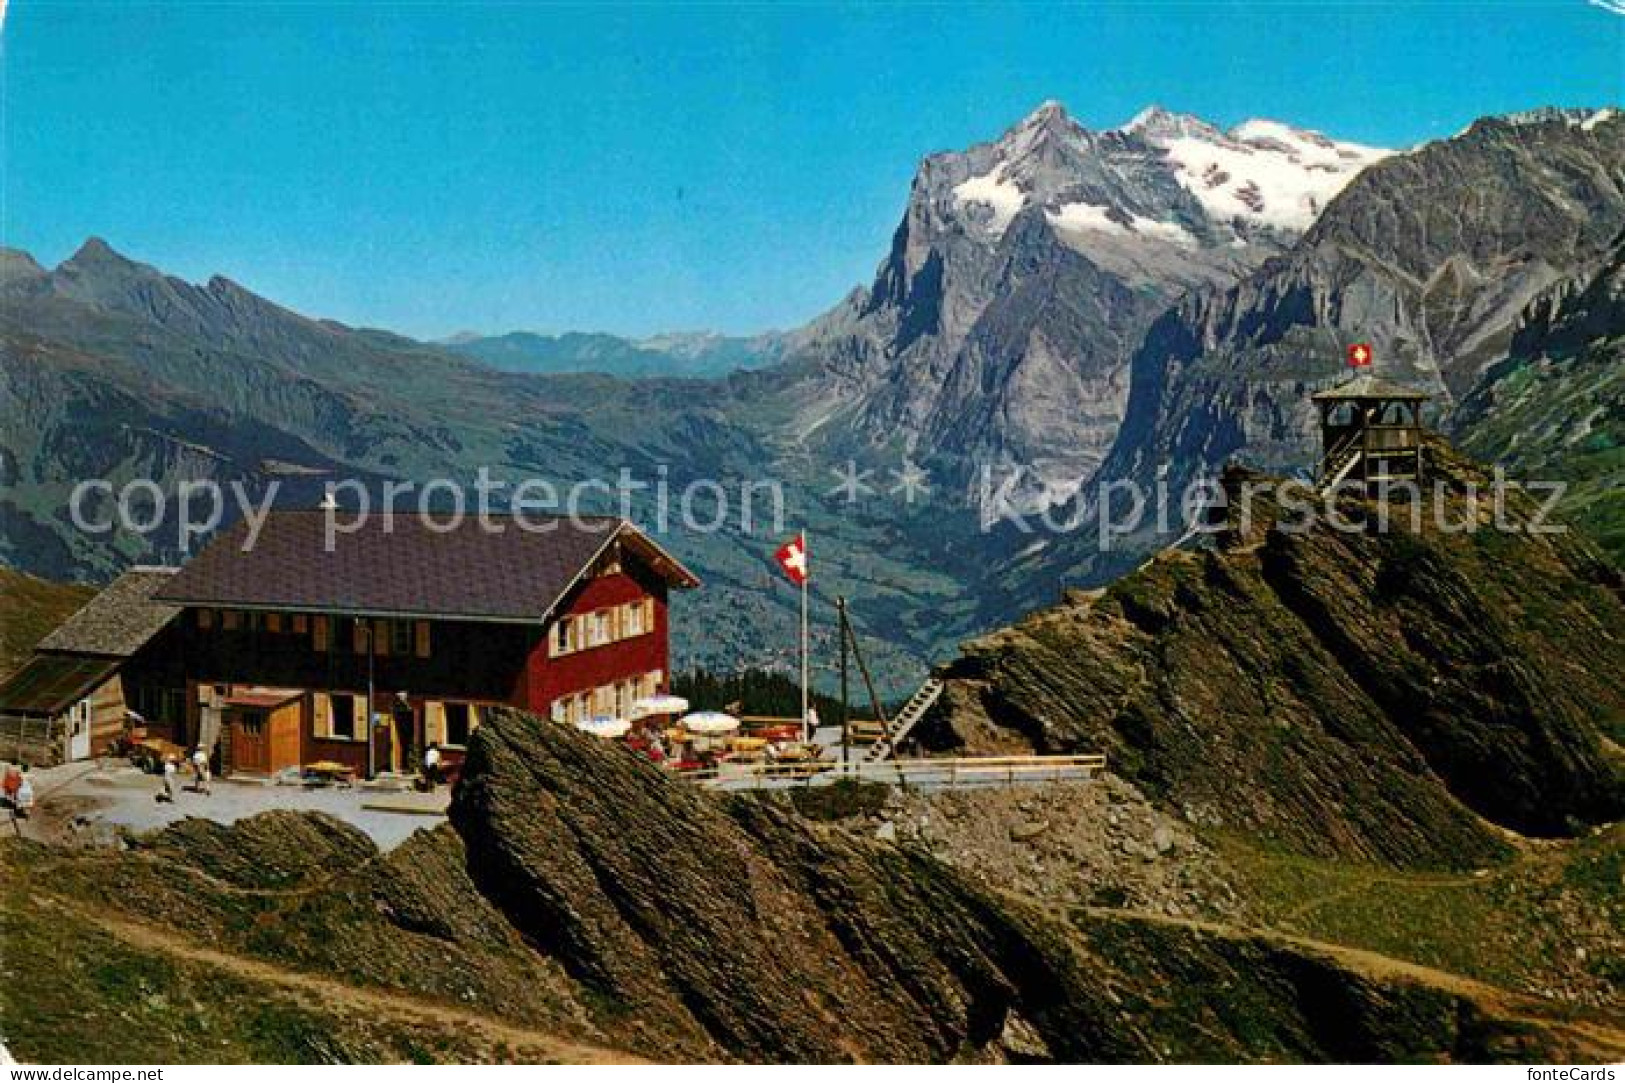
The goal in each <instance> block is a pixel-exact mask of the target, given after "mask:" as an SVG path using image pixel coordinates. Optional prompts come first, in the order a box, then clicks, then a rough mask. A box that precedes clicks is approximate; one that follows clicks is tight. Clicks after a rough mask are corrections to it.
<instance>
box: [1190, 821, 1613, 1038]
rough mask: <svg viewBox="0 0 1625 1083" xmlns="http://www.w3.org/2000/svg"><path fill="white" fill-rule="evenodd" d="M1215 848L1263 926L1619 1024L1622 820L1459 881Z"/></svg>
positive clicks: (1228, 840)
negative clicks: (1564, 1004) (1555, 1000)
mask: <svg viewBox="0 0 1625 1083" xmlns="http://www.w3.org/2000/svg"><path fill="white" fill-rule="evenodd" d="M1212 841H1213V842H1214V844H1215V845H1216V847H1217V848H1218V849H1219V851H1220V852H1221V853H1222V855H1223V856H1224V858H1225V860H1226V862H1227V863H1228V864H1229V865H1230V866H1231V867H1232V868H1234V869H1235V870H1236V872H1237V873H1238V874H1239V876H1240V878H1241V880H1242V882H1243V884H1244V890H1245V893H1246V894H1247V896H1248V900H1249V909H1250V910H1251V911H1252V914H1253V917H1254V920H1256V921H1258V922H1259V923H1260V924H1262V925H1264V926H1265V927H1267V928H1270V929H1272V930H1276V931H1278V932H1280V933H1282V934H1285V935H1291V936H1304V937H1311V938H1313V939H1316V940H1323V941H1328V942H1331V943H1336V944H1342V945H1347V946H1349V947H1351V948H1359V949H1364V950H1368V951H1373V952H1378V953H1381V954H1383V955H1385V956H1389V957H1391V958H1395V959H1402V960H1405V961H1408V962H1411V963H1415V964H1418V965H1421V966H1427V967H1433V968H1436V969H1439V970H1442V971H1448V972H1450V973H1452V974H1459V975H1462V976H1464V977H1467V978H1471V979H1475V980H1477V981H1481V982H1486V983H1488V984H1491V985H1494V986H1496V987H1498V988H1502V989H1507V990H1512V991H1516V992H1519V993H1525V994H1530V995H1534V996H1541V997H1546V996H1548V995H1551V994H1556V995H1558V996H1560V997H1562V998H1563V999H1564V1000H1565V1001H1568V1002H1572V1003H1577V1004H1581V1005H1589V1006H1590V1007H1591V1008H1592V1009H1594V1010H1597V1011H1600V1012H1601V1013H1602V1014H1603V1015H1604V1016H1605V1017H1608V1018H1612V1019H1614V1020H1616V1021H1617V1020H1625V1005H1622V1003H1621V992H1622V988H1625V966H1622V962H1621V960H1622V959H1625V934H1622V933H1621V930H1622V929H1625V893H1622V891H1621V883H1622V881H1621V873H1622V867H1625V825H1621V824H1615V825H1612V826H1611V827H1609V828H1607V829H1604V830H1602V831H1600V832H1598V833H1597V834H1595V835H1591V836H1587V837H1585V838H1582V839H1578V840H1573V841H1564V842H1532V843H1524V844H1520V846H1519V849H1518V853H1517V855H1516V856H1515V857H1513V858H1512V859H1511V860H1509V861H1506V862H1504V863H1500V864H1495V865H1491V866H1489V867H1486V868H1484V869H1479V870H1474V871H1472V872H1469V873H1463V874H1451V873H1433V872H1406V871H1402V870H1397V869H1393V868H1386V867H1378V866H1371V865H1362V864H1358V863H1354V862H1335V861H1322V860H1317V859H1314V858H1308V857H1304V856H1301V855H1297V854H1290V853H1286V852H1284V851H1282V850H1278V849H1264V848H1261V847H1260V846H1259V845H1258V844H1257V842H1256V841H1255V840H1251V839H1246V838H1244V837H1241V836H1238V835H1234V834H1229V835H1220V836H1214V837H1212Z"/></svg>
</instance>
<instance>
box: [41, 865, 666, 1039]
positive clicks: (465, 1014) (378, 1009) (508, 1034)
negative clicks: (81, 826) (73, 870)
mask: <svg viewBox="0 0 1625 1083" xmlns="http://www.w3.org/2000/svg"><path fill="white" fill-rule="evenodd" d="M30 902H31V903H32V904H33V905H35V906H39V907H42V908H49V909H55V910H59V911H65V912H67V913H70V914H72V915H73V916H74V917H75V918H78V919H80V920H82V921H86V922H89V923H90V924H92V925H95V926H97V927H98V928H100V929H102V930H104V931H106V932H107V933H109V934H110V935H112V936H115V937H117V938H118V939H119V940H122V941H123V942H124V943H126V944H130V945H132V946H134V947H137V948H141V949H143V950H146V951H152V952H156V953H159V954H162V955H164V956H167V957H169V958H181V959H186V960H188V961H190V962H195V963H199V964H201V965H203V966H207V967H210V968H212V969H214V970H217V971H220V972H222V973H226V974H230V975H231V976H233V977H236V978H241V979H243V980H245V981H250V982H257V983H262V984H266V985H272V986H276V987H277V988H279V989H283V990H286V991H288V992H292V993H298V994H301V995H302V996H303V997H314V998H316V999H317V1000H318V1001H319V1002H321V1003H323V1004H326V1005H337V1006H340V1007H349V1008H355V1009H357V1010H358V1011H361V1012H366V1013H374V1014H383V1015H387V1016H391V1017H393V1018H395V1019H399V1020H401V1021H403V1022H408V1023H423V1022H427V1023H430V1024H433V1025H434V1026H436V1027H437V1028H440V1029H445V1030H450V1031H454V1032H463V1033H468V1034H471V1035H475V1036H477V1037H479V1038H481V1039H483V1040H484V1041H486V1042H488V1043H490V1044H491V1045H493V1046H497V1047H504V1046H505V1047H507V1048H508V1049H510V1050H512V1051H513V1053H514V1054H515V1056H516V1057H517V1058H518V1059H520V1060H523V1061H526V1062H553V1063H561V1064H639V1063H644V1061H643V1060H642V1059H641V1058H639V1057H636V1056H634V1055H633V1054H631V1053H624V1052H621V1051H620V1050H615V1049H607V1048H604V1047H602V1046H594V1045H587V1044H584V1043H581V1042H575V1041H571V1040H569V1039H566V1038H559V1037H557V1036H555V1035H551V1034H544V1033H541V1032H539V1031H534V1030H530V1029H527V1028H525V1027H523V1026H520V1025H518V1024H514V1023H507V1022H504V1021H502V1020H500V1019H495V1018H493V1017H491V1016H489V1015H486V1014H483V1013H477V1012H471V1011H468V1010H467V1009H464V1008H459V1007H456V1006H454V1005H450V1004H445V1003H441V1002H439V1001H432V1000H422V999H419V998H417V997H412V996H408V995H407V994H405V993H392V992H389V991H387V990H384V989H368V988H363V987H361V986H356V985H349V984H346V983H345V982H341V981H337V980H335V979H332V978H327V977H322V976H320V975H317V974H311V973H308V972H306V971H301V970H286V969H283V968H281V967H278V966H274V965H272V964H271V963H268V962H265V961H263V960H260V959H253V958H249V957H246V956H242V955H234V954H231V953H229V952H224V951H218V950H216V949H214V948H209V947H203V946H200V945H198V944H196V943H193V942H192V941H190V940H187V939H185V938H184V937H180V936H177V935H175V934H174V933H171V932H168V931H166V930H164V929H160V928H158V927H156V926H153V925H148V924H146V923H144V922H139V921H132V920H131V919H129V918H125V917H121V916H119V915H116V914H111V913H106V912H101V911H93V910H90V909H87V908H83V907H79V906H75V905H72V904H69V903H66V902H64V901H62V900H60V899H54V898H45V897H42V896H38V895H34V896H30Z"/></svg>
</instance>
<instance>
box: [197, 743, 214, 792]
mask: <svg viewBox="0 0 1625 1083" xmlns="http://www.w3.org/2000/svg"><path fill="white" fill-rule="evenodd" d="M192 789H193V790H195V791H197V792H198V793H202V794H207V793H212V792H213V791H212V790H210V789H209V754H208V753H207V752H205V751H203V746H202V745H199V746H198V747H197V749H196V751H194V752H193V753H192Z"/></svg>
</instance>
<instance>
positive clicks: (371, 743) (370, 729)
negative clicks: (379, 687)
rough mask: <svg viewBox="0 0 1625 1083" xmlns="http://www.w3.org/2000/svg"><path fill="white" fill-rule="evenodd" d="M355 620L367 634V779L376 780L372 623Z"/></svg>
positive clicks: (376, 756) (365, 620)
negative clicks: (359, 622)
mask: <svg viewBox="0 0 1625 1083" xmlns="http://www.w3.org/2000/svg"><path fill="white" fill-rule="evenodd" d="M356 619H358V620H360V621H361V627H362V628H364V629H366V632H367V711H366V717H367V777H368V778H377V777H378V752H377V748H376V745H377V742H376V741H375V740H374V739H373V738H374V735H375V733H376V731H377V729H378V727H377V726H376V725H374V724H373V720H372V693H373V670H372V659H373V654H374V651H373V646H374V644H373V641H372V638H373V637H372V621H371V620H370V619H369V618H367V617H358V618H356Z"/></svg>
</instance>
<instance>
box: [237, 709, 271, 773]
mask: <svg viewBox="0 0 1625 1083" xmlns="http://www.w3.org/2000/svg"><path fill="white" fill-rule="evenodd" d="M229 716H230V719H231V768H232V770H234V771H243V772H247V773H249V774H257V775H268V774H270V773H271V739H270V734H269V733H267V731H266V725H265V712H264V711H243V710H237V711H231V712H230V713H229Z"/></svg>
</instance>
